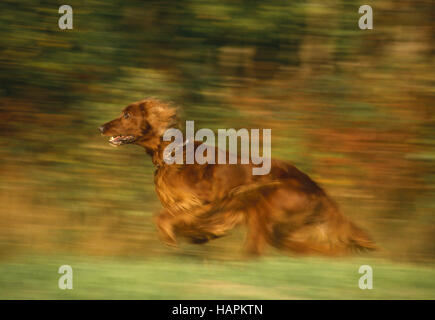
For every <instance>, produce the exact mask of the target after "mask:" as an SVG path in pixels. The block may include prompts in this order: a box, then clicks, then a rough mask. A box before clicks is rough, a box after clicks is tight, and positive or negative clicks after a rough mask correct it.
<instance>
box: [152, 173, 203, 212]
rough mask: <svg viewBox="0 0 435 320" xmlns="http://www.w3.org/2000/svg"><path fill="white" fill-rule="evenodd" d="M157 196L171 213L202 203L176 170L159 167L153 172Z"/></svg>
mask: <svg viewBox="0 0 435 320" xmlns="http://www.w3.org/2000/svg"><path fill="white" fill-rule="evenodd" d="M154 184H155V188H156V193H157V196H158V197H159V199H160V202H161V203H162V205H163V206H164V207H165V208H166V209H167V210H169V211H170V212H172V213H173V214H177V213H180V212H182V211H186V210H189V209H192V208H194V207H196V206H199V205H201V204H202V202H201V200H200V199H199V198H198V196H197V195H196V194H195V193H194V192H193V191H192V190H191V189H190V188H189V187H188V186H187V185H185V183H184V181H183V180H182V179H181V177H180V175H178V174H177V170H174V169H168V168H167V167H160V168H159V169H158V170H157V171H156V172H155V174H154Z"/></svg>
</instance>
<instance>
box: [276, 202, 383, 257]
mask: <svg viewBox="0 0 435 320" xmlns="http://www.w3.org/2000/svg"><path fill="white" fill-rule="evenodd" d="M323 208H324V210H321V211H323V212H321V213H317V214H318V215H319V219H320V220H319V221H313V222H312V223H308V224H303V225H300V226H298V227H296V228H291V225H290V226H289V225H288V224H277V225H275V226H274V228H273V229H272V230H270V231H271V232H269V237H268V238H269V240H270V241H269V242H270V243H271V244H272V245H273V246H274V247H276V248H278V249H281V250H286V251H291V252H294V253H300V254H321V255H330V256H339V255H346V254H351V253H357V252H366V251H374V250H378V249H379V247H378V246H377V245H376V244H375V242H374V241H373V240H372V239H371V238H370V237H369V236H368V234H367V233H366V232H365V231H364V230H362V229H361V228H359V227H357V226H356V225H355V224H354V223H353V222H350V221H349V220H347V219H346V218H345V217H344V216H343V215H342V214H341V213H340V212H339V211H338V208H337V207H336V206H335V205H325V206H324V207H323Z"/></svg>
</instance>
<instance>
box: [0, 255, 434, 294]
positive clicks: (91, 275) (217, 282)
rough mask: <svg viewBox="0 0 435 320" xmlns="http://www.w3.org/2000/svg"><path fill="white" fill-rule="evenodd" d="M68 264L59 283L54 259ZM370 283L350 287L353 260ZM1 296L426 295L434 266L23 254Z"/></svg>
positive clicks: (11, 265) (5, 275) (3, 273)
mask: <svg viewBox="0 0 435 320" xmlns="http://www.w3.org/2000/svg"><path fill="white" fill-rule="evenodd" d="M63 264H68V265H71V266H72V268H73V272H74V274H73V283H74V288H73V290H60V289H59V288H58V279H59V277H60V276H61V275H60V274H58V273H57V271H58V268H59V266H61V265H63ZM362 264H368V265H371V266H372V268H373V286H374V288H373V289H372V290H361V289H359V287H358V279H359V278H360V276H361V274H359V273H358V269H359V267H360V265H362ZM0 298H1V299H434V298H435V268H431V267H428V266H416V265H405V264H397V263H392V262H387V261H385V260H377V259H373V258H370V259H364V258H357V259H345V260H344V259H343V260H331V259H320V258H316V259H314V258H290V257H268V258H263V259H258V260H234V261H218V260H205V259H204V260H202V259H198V258H192V257H160V258H154V259H150V260H130V259H122V260H120V259H119V258H118V259H117V260H112V259H107V258H99V259H96V258H92V259H91V258H83V257H80V258H79V257H74V258H71V257H66V256H65V257H59V256H56V257H47V256H31V257H28V258H27V259H24V258H21V259H20V260H19V262H7V263H2V264H0Z"/></svg>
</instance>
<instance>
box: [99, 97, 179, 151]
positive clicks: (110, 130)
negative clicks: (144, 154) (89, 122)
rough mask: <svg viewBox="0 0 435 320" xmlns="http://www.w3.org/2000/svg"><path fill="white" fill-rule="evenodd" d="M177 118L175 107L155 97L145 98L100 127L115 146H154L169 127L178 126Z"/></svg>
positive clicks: (102, 132)
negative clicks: (133, 144)
mask: <svg viewBox="0 0 435 320" xmlns="http://www.w3.org/2000/svg"><path fill="white" fill-rule="evenodd" d="M177 120H178V119H177V115H176V110H175V108H172V107H170V106H169V105H168V104H166V103H163V102H161V101H158V100H155V99H145V100H142V101H138V102H135V103H132V104H130V105H129V106H127V107H125V108H124V110H122V113H121V115H120V116H119V117H118V118H116V119H114V120H112V121H110V122H107V123H105V124H103V125H102V126H100V127H99V128H98V129H99V130H100V132H101V134H102V135H104V136H109V137H110V140H109V143H110V144H111V145H113V146H120V145H124V144H131V143H135V144H140V145H143V146H145V147H150V148H152V147H153V146H154V145H156V144H158V143H159V141H160V139H161V137H162V136H163V134H164V132H165V131H166V130H167V129H169V128H172V127H174V126H176V124H177V122H178V121H177Z"/></svg>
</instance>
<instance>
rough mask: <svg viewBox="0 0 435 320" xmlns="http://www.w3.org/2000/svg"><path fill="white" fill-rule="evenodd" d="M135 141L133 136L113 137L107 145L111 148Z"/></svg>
mask: <svg viewBox="0 0 435 320" xmlns="http://www.w3.org/2000/svg"><path fill="white" fill-rule="evenodd" d="M134 141H136V137H135V136H113V137H111V138H110V139H109V143H110V144H111V145H113V146H120V145H123V144H128V143H132V142H134Z"/></svg>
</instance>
